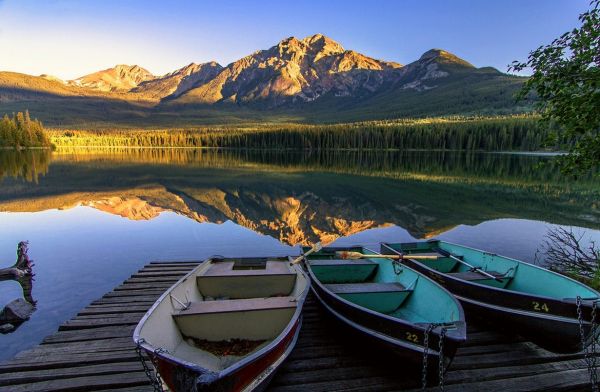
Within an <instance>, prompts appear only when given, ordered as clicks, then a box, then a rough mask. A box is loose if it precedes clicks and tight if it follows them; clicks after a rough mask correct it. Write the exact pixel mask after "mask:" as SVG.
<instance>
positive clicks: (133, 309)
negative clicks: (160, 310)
mask: <svg viewBox="0 0 600 392" xmlns="http://www.w3.org/2000/svg"><path fill="white" fill-rule="evenodd" d="M148 309H150V306H147V305H141V306H134V305H129V306H108V305H106V306H88V307H87V308H85V309H83V310H82V311H80V312H79V313H77V317H82V316H101V315H111V314H113V315H115V314H123V313H141V314H144V313H146V312H147V311H148Z"/></svg>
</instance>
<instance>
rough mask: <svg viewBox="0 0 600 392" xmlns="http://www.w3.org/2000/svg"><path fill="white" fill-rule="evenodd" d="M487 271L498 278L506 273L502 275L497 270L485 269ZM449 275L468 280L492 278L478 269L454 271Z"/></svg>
mask: <svg viewBox="0 0 600 392" xmlns="http://www.w3.org/2000/svg"><path fill="white" fill-rule="evenodd" d="M485 272H487V273H488V274H491V275H493V276H495V277H497V278H503V277H504V275H502V274H501V273H500V272H496V271H485ZM447 275H448V276H452V277H454V278H457V279H462V280H468V281H475V280H488V279H492V278H490V277H489V276H485V275H484V274H481V273H479V272H477V271H465V272H452V273H449V274H447Z"/></svg>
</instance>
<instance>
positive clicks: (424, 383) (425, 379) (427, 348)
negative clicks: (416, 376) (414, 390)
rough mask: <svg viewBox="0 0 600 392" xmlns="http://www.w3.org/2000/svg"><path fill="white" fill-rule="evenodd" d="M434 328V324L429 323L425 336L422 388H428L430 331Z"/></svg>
mask: <svg viewBox="0 0 600 392" xmlns="http://www.w3.org/2000/svg"><path fill="white" fill-rule="evenodd" d="M432 330H433V324H429V325H428V326H427V329H426V330H425V335H424V336H423V368H422V369H421V390H422V391H424V390H425V389H426V388H427V357H428V355H429V333H430V332H431V331H432Z"/></svg>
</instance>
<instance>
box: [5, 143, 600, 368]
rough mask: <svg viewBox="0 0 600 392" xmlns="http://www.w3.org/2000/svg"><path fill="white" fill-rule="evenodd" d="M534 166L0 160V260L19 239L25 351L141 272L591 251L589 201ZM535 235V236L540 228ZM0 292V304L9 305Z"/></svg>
mask: <svg viewBox="0 0 600 392" xmlns="http://www.w3.org/2000/svg"><path fill="white" fill-rule="evenodd" d="M546 161H547V158H544V157H537V156H523V155H505V154H464V153H450V152H355V151H347V152H323V151H320V152H319V151H317V152H314V151H313V152H292V151H284V152H279V153H276V152H265V151H215V150H195V149H170V150H169V149H141V150H88V151H86V150H80V149H78V150H59V151H56V152H54V153H52V154H50V153H49V152H44V151H27V152H20V153H16V152H7V151H0V165H1V167H0V173H3V174H2V178H0V260H5V261H6V260H12V258H13V254H14V244H16V243H17V242H19V241H21V240H25V239H28V240H30V242H31V251H30V252H31V256H32V258H33V259H35V260H37V261H38V262H37V265H36V266H35V268H36V281H35V298H36V299H37V300H38V304H37V310H36V312H35V313H34V314H33V315H32V317H31V319H30V320H29V321H28V322H27V323H25V324H23V325H22V326H21V327H20V328H18V330H16V331H15V332H14V333H12V334H9V335H1V336H0V346H1V347H3V350H2V351H0V359H3V358H9V357H11V356H13V355H14V354H15V353H17V352H18V351H20V350H23V349H26V348H29V347H31V346H32V345H34V344H36V343H37V342H39V341H40V340H41V339H43V337H44V336H45V335H47V334H50V333H52V332H54V331H56V328H57V327H58V325H60V324H61V323H62V322H64V321H65V320H67V319H69V318H70V317H72V316H74V315H75V314H76V313H77V312H78V311H79V310H80V309H81V308H83V307H85V306H86V305H87V304H89V302H90V301H92V300H94V299H96V298H98V297H100V296H101V295H103V294H104V293H106V292H108V291H110V290H112V289H113V288H114V287H115V286H116V285H118V284H119V283H120V282H122V281H123V280H124V279H127V277H129V276H130V275H131V274H132V273H133V272H134V271H135V270H137V269H138V268H140V267H141V266H143V265H144V264H146V263H147V262H149V261H151V260H190V259H196V260H200V259H203V258H206V257H208V256H211V255H214V254H220V255H223V256H227V257H229V256H231V257H234V256H249V255H255V256H256V255H258V256H260V255H262V256H267V255H274V256H277V255H286V254H294V253H296V252H298V248H295V249H294V248H291V247H290V246H288V245H293V244H300V243H302V244H305V243H311V242H314V241H317V240H321V241H323V242H329V241H330V240H333V239H336V238H339V237H343V238H341V239H338V243H339V244H349V245H351V244H356V243H366V244H373V245H374V246H376V245H377V242H379V241H388V242H396V241H412V240H414V239H417V238H423V237H431V236H438V237H440V238H442V239H446V240H450V241H457V242H461V243H464V244H466V245H471V246H475V247H478V248H482V249H485V250H489V251H492V252H496V253H499V254H506V255H509V256H513V257H516V258H519V259H523V260H525V261H532V260H533V256H534V254H535V250H536V248H537V246H538V244H539V243H540V242H541V239H542V236H543V234H544V233H545V230H546V229H547V227H548V225H549V223H553V224H565V225H576V226H581V227H585V228H588V230H590V229H592V230H590V233H593V235H594V236H595V237H594V238H596V240H598V241H600V231H598V230H595V231H594V230H593V229H598V228H599V226H600V223H599V222H600V213H599V212H598V205H597V203H598V200H600V187H599V186H598V184H597V183H594V182H593V181H592V180H590V179H587V180H585V181H579V182H577V183H573V182H570V181H568V180H567V179H564V178H562V177H561V176H560V174H559V173H558V171H556V170H555V169H554V168H552V166H551V165H545V166H544V167H543V168H541V169H538V168H537V166H536V165H537V164H538V163H540V162H546ZM546 222H549V223H546ZM12 283H14V282H2V289H1V290H0V304H6V303H8V302H9V301H11V300H12V299H14V298H17V297H20V296H21V295H22V288H21V287H20V286H19V285H17V284H16V283H15V284H14V285H13V284H12Z"/></svg>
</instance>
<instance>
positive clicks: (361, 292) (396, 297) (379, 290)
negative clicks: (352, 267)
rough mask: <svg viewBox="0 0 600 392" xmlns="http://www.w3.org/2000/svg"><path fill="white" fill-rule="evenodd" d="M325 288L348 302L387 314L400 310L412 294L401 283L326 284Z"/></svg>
mask: <svg viewBox="0 0 600 392" xmlns="http://www.w3.org/2000/svg"><path fill="white" fill-rule="evenodd" d="M325 287H326V288H327V289H329V290H330V291H331V292H333V293H335V294H336V295H338V296H340V297H341V298H343V299H345V300H346V301H350V302H352V303H354V304H356V305H359V306H362V307H364V308H367V309H371V310H374V311H376V312H379V313H385V314H389V313H392V312H395V311H396V310H398V308H399V307H400V306H401V305H402V303H403V302H404V301H405V300H406V298H408V296H409V295H410V293H411V290H407V289H406V288H405V287H404V286H403V285H401V284H400V283H350V284H348V283H346V284H326V285H325Z"/></svg>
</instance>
